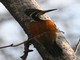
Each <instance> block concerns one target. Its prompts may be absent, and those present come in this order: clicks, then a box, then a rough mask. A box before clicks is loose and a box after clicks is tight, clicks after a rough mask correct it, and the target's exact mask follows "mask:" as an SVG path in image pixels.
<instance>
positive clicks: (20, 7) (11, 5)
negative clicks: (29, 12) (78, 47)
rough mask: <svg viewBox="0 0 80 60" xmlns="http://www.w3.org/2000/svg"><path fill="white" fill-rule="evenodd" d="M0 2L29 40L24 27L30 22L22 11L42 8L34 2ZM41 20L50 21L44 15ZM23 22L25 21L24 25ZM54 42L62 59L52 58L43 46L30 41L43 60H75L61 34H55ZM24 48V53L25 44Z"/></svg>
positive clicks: (7, 0) (24, 56)
mask: <svg viewBox="0 0 80 60" xmlns="http://www.w3.org/2000/svg"><path fill="white" fill-rule="evenodd" d="M0 1H1V2H2V3H3V4H4V5H5V7H6V8H7V9H8V10H9V12H10V13H11V14H12V15H13V17H14V18H15V19H16V21H17V22H18V23H19V24H20V25H21V27H22V28H23V29H24V31H25V33H26V34H28V36H29V38H31V34H30V33H29V31H28V29H27V27H26V26H27V24H28V23H29V22H30V21H31V19H30V18H29V17H28V16H26V14H25V13H24V11H25V10H26V8H27V9H31V8H34V9H41V10H42V8H41V7H40V6H39V5H38V3H37V2H36V1H35V0H0ZM43 18H45V19H50V18H49V17H48V16H47V15H46V14H45V15H44V16H43ZM24 21H26V23H25V22H24ZM56 42H57V44H58V45H59V46H60V48H62V50H63V57H60V58H54V57H52V56H51V55H50V54H49V53H48V52H47V51H46V50H45V48H44V46H42V45H41V44H39V43H38V42H36V41H35V39H32V44H33V45H34V46H35V48H36V49H37V50H38V52H39V53H40V55H41V56H42V58H43V60H77V56H76V55H75V53H74V51H73V49H72V48H71V46H70V45H69V44H68V42H67V41H66V39H65V38H64V36H63V35H62V33H61V32H57V38H56ZM24 46H25V48H24V49H25V51H28V50H29V49H28V48H29V45H27V44H26V43H25V44H24ZM27 55H28V53H25V54H24V55H23V58H22V59H23V60H25V59H26V56H27ZM48 56H49V57H48Z"/></svg>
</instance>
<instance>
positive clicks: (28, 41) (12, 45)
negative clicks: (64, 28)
mask: <svg viewBox="0 0 80 60" xmlns="http://www.w3.org/2000/svg"><path fill="white" fill-rule="evenodd" d="M48 32H49V31H48ZM46 33H47V32H44V33H41V34H39V35H37V36H35V37H32V38H30V39H28V40H27V41H24V42H21V43H19V44H16V45H14V44H10V45H7V46H3V47H0V49H3V48H7V47H16V46H19V45H22V44H25V43H26V44H28V43H30V41H31V40H32V39H36V38H38V37H40V36H42V35H44V34H46Z"/></svg>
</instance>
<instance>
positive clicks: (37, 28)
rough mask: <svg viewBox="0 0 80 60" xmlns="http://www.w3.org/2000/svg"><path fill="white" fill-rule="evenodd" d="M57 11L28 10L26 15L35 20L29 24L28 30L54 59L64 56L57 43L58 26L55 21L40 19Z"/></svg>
mask: <svg viewBox="0 0 80 60" xmlns="http://www.w3.org/2000/svg"><path fill="white" fill-rule="evenodd" d="M55 10H57V9H50V10H45V11H44V10H39V9H26V11H25V14H26V15H27V16H29V17H31V18H32V19H33V21H31V22H30V23H28V24H27V29H28V30H29V32H30V33H31V34H32V36H33V37H35V39H36V41H37V42H38V43H40V44H42V45H43V46H44V47H45V49H46V50H47V52H48V53H50V54H51V55H52V56H53V57H59V56H61V55H62V49H61V48H60V46H59V45H58V44H57V43H56V37H57V34H56V33H57V31H58V29H57V26H56V24H55V22H54V21H52V20H49V19H46V20H43V19H41V18H40V17H41V16H42V15H44V14H45V13H48V12H51V11H55Z"/></svg>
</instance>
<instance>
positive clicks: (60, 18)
mask: <svg viewBox="0 0 80 60" xmlns="http://www.w3.org/2000/svg"><path fill="white" fill-rule="evenodd" d="M37 1H38V3H39V4H40V5H41V7H42V8H43V9H44V10H48V9H53V8H57V11H54V12H50V13H48V15H49V16H50V17H51V19H52V20H53V21H55V23H56V25H57V27H58V28H59V29H60V30H61V31H64V32H65V34H64V36H65V37H66V39H67V40H68V41H69V43H70V44H71V45H75V44H76V43H77V41H78V39H79V38H80V0H46V1H45V0H37ZM7 15H9V17H8V16H7ZM10 18H11V19H10ZM3 20H4V22H2V21H3ZM1 22H2V23H1ZM4 37H5V38H4ZM0 39H1V41H2V42H3V43H1V44H0V46H4V45H9V44H12V43H13V44H18V43H20V42H22V41H25V40H26V39H28V36H27V35H26V34H25V33H24V31H23V29H22V28H21V27H20V25H19V24H18V23H17V22H16V21H15V19H14V18H13V17H12V16H11V15H10V13H9V12H8V10H7V9H6V8H5V7H4V6H3V5H2V4H1V3H0ZM20 47H21V49H20V48H18V49H17V48H8V49H4V50H5V51H3V50H2V49H1V50H0V53H1V54H0V59H1V60H6V58H7V60H11V58H12V56H13V58H17V59H15V60H18V59H19V60H20V58H19V57H20V56H21V55H23V45H22V46H20ZM30 48H31V49H34V52H31V53H29V55H28V58H27V60H33V59H32V58H34V60H38V59H39V60H42V58H41V57H40V55H39V53H38V52H37V51H36V49H35V48H33V46H32V45H31V46H30ZM9 51H11V52H9ZM4 52H7V53H6V54H7V55H10V56H11V58H9V57H7V55H4V54H5V53H4ZM15 53H18V54H17V55H16V56H15ZM5 56H6V58H4V57H5ZM33 56H34V57H33Z"/></svg>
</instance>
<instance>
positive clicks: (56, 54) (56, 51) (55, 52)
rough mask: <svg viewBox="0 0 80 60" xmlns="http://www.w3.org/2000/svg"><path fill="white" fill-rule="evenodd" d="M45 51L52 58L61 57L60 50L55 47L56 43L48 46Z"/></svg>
mask: <svg viewBox="0 0 80 60" xmlns="http://www.w3.org/2000/svg"><path fill="white" fill-rule="evenodd" d="M47 51H48V52H49V53H50V54H51V55H52V56H53V57H59V56H62V55H63V53H62V49H61V48H60V47H59V46H58V45H57V43H56V42H54V44H53V46H52V47H50V46H48V49H47Z"/></svg>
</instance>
